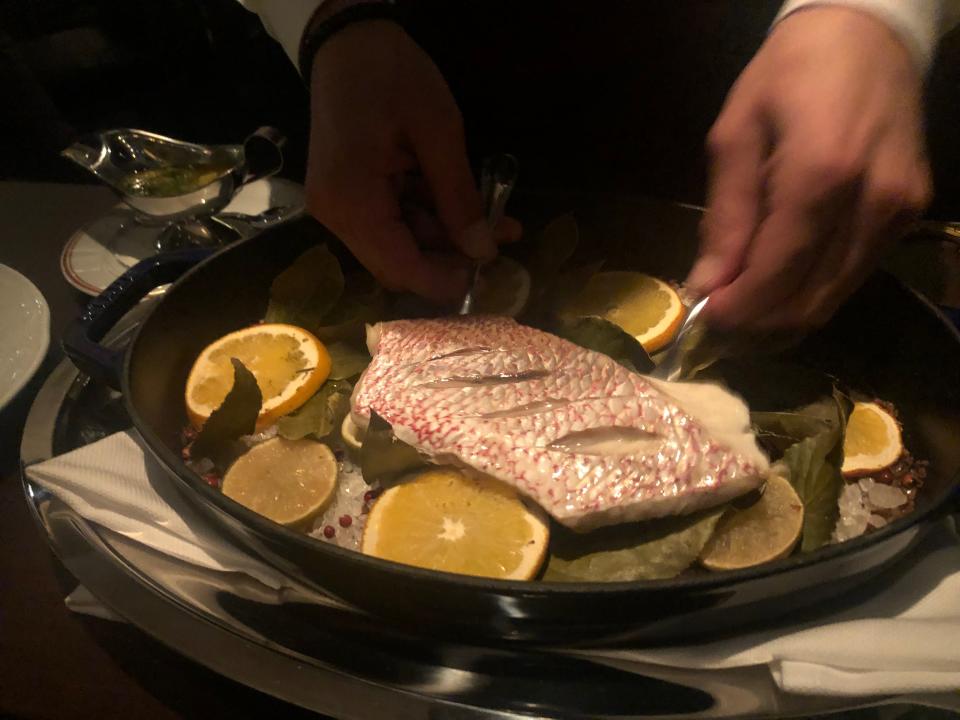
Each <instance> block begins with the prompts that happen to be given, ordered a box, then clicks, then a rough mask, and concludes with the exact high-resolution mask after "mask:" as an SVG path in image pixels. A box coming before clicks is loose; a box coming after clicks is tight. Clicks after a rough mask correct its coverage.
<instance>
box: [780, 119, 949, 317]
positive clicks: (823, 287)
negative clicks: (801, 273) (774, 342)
mask: <svg viewBox="0 0 960 720" xmlns="http://www.w3.org/2000/svg"><path fill="white" fill-rule="evenodd" d="M909 140H910V139H909V138H906V139H904V140H902V141H897V140H893V139H891V140H888V141H887V142H884V143H883V144H882V145H880V146H879V147H878V148H877V152H876V154H875V156H874V162H873V164H872V166H871V168H870V170H869V172H868V174H867V177H866V180H865V182H864V187H863V190H862V192H861V194H860V197H859V202H858V205H857V208H856V210H855V212H854V214H853V222H852V223H851V227H850V231H849V233H847V234H846V235H845V236H841V237H837V238H835V239H834V241H833V244H834V246H835V248H837V250H833V251H832V252H831V253H830V254H829V255H828V256H826V257H825V258H824V260H823V262H822V263H821V266H820V267H819V268H818V270H817V274H816V275H815V276H813V277H812V278H811V280H810V283H809V285H810V289H811V290H810V292H809V293H808V294H807V296H806V297H804V298H802V302H801V303H799V307H798V308H797V309H796V310H795V311H794V313H795V315H796V316H797V318H798V321H799V323H800V324H802V325H804V326H806V327H817V326H820V325H823V324H824V323H826V322H827V320H829V319H830V316H831V315H833V313H834V312H835V311H836V310H837V308H838V307H839V306H840V305H841V303H842V302H843V301H844V300H846V298H847V296H849V295H850V293H852V292H853V291H854V290H856V288H857V287H859V286H860V284H862V283H863V281H864V280H866V278H867V276H868V275H869V274H870V273H871V272H872V271H873V270H874V269H875V268H876V267H877V265H878V263H879V262H880V260H881V259H882V258H883V255H884V254H885V251H886V250H887V249H888V248H889V247H890V246H891V244H892V243H894V242H895V241H896V239H897V238H898V237H899V236H900V234H901V232H902V231H903V230H904V229H905V228H906V227H907V226H908V224H909V223H910V222H911V221H912V220H914V219H915V218H916V217H917V216H918V215H919V214H920V213H922V212H923V210H924V209H925V208H926V206H927V204H928V203H929V201H930V194H931V184H930V172H929V168H928V165H927V162H926V159H925V158H923V156H922V155H921V154H920V153H913V154H911V153H910V152H909V151H908V150H907V148H910V147H912V145H913V143H911V142H910V141H909Z"/></svg>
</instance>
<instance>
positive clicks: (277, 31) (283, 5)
mask: <svg viewBox="0 0 960 720" xmlns="http://www.w3.org/2000/svg"><path fill="white" fill-rule="evenodd" d="M323 2H324V0H281V1H280V2H277V0H240V3H241V4H242V5H243V6H244V7H245V8H247V10H249V11H250V12H254V13H256V14H257V15H259V16H260V21H261V22H262V23H263V27H264V28H265V29H266V31H267V32H268V33H269V34H270V36H271V37H272V38H273V39H274V40H276V41H277V42H278V43H280V45H281V46H282V47H283V50H284V52H286V53H287V57H289V58H290V62H292V63H293V66H294V67H295V68H297V69H298V70H299V67H300V39H301V38H302V37H303V31H304V30H306V29H307V23H309V22H310V18H312V17H313V14H314V13H315V12H316V11H317V8H318V7H320V6H321V5H322V4H323Z"/></svg>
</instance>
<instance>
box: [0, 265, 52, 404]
mask: <svg viewBox="0 0 960 720" xmlns="http://www.w3.org/2000/svg"><path fill="white" fill-rule="evenodd" d="M0 338H3V342H0V410H2V409H3V408H5V407H6V406H7V404H8V403H9V402H10V401H11V400H13V398H14V396H15V395H16V394H17V393H18V392H20V390H22V389H23V386H24V385H26V384H27V383H28V382H30V378H32V377H33V376H34V374H35V373H36V372H37V370H39V369H40V364H41V363H42V362H43V359H44V358H45V357H46V356H47V348H49V347H50V308H49V307H47V301H46V300H44V299H43V295H41V294H40V291H39V290H37V288H36V286H35V285H34V284H33V283H32V282H30V281H29V280H27V279H26V278H25V277H24V276H23V275H21V274H20V273H18V272H17V271H16V270H14V269H13V268H10V267H7V266H6V265H0Z"/></svg>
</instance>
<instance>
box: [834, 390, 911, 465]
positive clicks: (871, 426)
mask: <svg viewBox="0 0 960 720" xmlns="http://www.w3.org/2000/svg"><path fill="white" fill-rule="evenodd" d="M902 454H903V438H902V437H901V436H900V423H898V422H897V419H896V418H895V417H893V415H891V414H890V413H889V412H887V411H886V410H884V409H883V408H882V407H881V406H880V405H878V404H877V403H872V402H858V403H855V404H854V406H853V412H852V413H850V418H849V419H848V420H847V432H846V435H845V436H844V438H843V466H842V467H841V468H840V470H841V472H842V473H843V474H844V475H847V476H850V477H857V476H860V475H869V474H870V473H874V472H879V471H881V470H884V469H885V468H888V467H890V466H891V465H893V464H894V463H895V462H896V461H897V460H898V459H899V458H900V456H901V455H902Z"/></svg>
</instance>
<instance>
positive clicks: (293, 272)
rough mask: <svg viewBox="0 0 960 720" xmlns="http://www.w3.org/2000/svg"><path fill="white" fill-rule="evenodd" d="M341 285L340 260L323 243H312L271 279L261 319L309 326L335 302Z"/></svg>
mask: <svg viewBox="0 0 960 720" xmlns="http://www.w3.org/2000/svg"><path fill="white" fill-rule="evenodd" d="M343 287H344V279H343V271H342V270H341V269H340V262H339V261H338V260H337V258H336V257H334V255H333V253H331V252H330V249H329V248H328V247H327V246H326V245H316V246H314V247H312V248H310V249H309V250H307V251H306V252H305V253H303V254H302V255H300V257H298V258H297V259H296V260H295V261H294V262H293V264H291V265H290V266H289V267H288V268H287V269H285V270H284V271H283V272H281V273H280V274H279V275H277V276H276V277H275V278H274V279H273V283H271V285H270V300H269V303H268V304H267V312H266V315H265V318H264V319H265V320H266V322H268V323H289V324H291V325H297V326H298V327H302V328H305V329H307V330H313V329H314V328H317V327H319V326H320V325H321V321H322V320H323V318H324V316H325V315H326V314H327V313H328V312H330V310H331V309H332V308H333V307H334V306H335V305H336V304H337V301H338V300H339V299H340V296H341V295H342V294H343Z"/></svg>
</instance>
